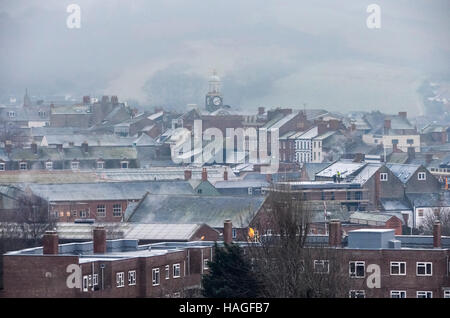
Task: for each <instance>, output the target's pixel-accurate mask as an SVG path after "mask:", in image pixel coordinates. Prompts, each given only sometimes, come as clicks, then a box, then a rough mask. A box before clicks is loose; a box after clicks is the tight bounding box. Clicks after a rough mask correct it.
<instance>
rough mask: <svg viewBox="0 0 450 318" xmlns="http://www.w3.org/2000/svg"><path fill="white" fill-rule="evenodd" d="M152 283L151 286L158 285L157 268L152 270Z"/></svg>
mask: <svg viewBox="0 0 450 318" xmlns="http://www.w3.org/2000/svg"><path fill="white" fill-rule="evenodd" d="M152 283H153V286H158V285H159V268H153V269H152Z"/></svg>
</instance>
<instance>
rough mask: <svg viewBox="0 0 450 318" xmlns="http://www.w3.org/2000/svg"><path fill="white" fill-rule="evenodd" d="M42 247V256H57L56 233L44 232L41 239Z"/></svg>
mask: <svg viewBox="0 0 450 318" xmlns="http://www.w3.org/2000/svg"><path fill="white" fill-rule="evenodd" d="M42 245H43V246H42V248H43V252H42V253H43V254H44V255H57V254H58V249H59V246H58V234H57V233H56V231H46V232H45V234H44V236H43V237H42Z"/></svg>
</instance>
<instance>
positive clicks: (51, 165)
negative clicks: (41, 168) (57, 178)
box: [45, 161, 53, 170]
mask: <svg viewBox="0 0 450 318" xmlns="http://www.w3.org/2000/svg"><path fill="white" fill-rule="evenodd" d="M45 169H46V170H53V162H51V161H47V162H46V163H45Z"/></svg>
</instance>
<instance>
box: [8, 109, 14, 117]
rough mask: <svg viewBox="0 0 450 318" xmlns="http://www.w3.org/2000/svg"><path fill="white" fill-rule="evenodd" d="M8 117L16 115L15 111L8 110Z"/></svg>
mask: <svg viewBox="0 0 450 318" xmlns="http://www.w3.org/2000/svg"><path fill="white" fill-rule="evenodd" d="M8 117H9V118H14V117H16V112H15V111H12V110H11V111H9V112H8Z"/></svg>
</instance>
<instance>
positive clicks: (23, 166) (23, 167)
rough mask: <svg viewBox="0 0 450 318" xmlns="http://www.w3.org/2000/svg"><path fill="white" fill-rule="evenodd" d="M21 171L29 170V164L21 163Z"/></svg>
mask: <svg viewBox="0 0 450 318" xmlns="http://www.w3.org/2000/svg"><path fill="white" fill-rule="evenodd" d="M19 169H20V170H27V169H28V164H27V163H26V162H21V163H19Z"/></svg>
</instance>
